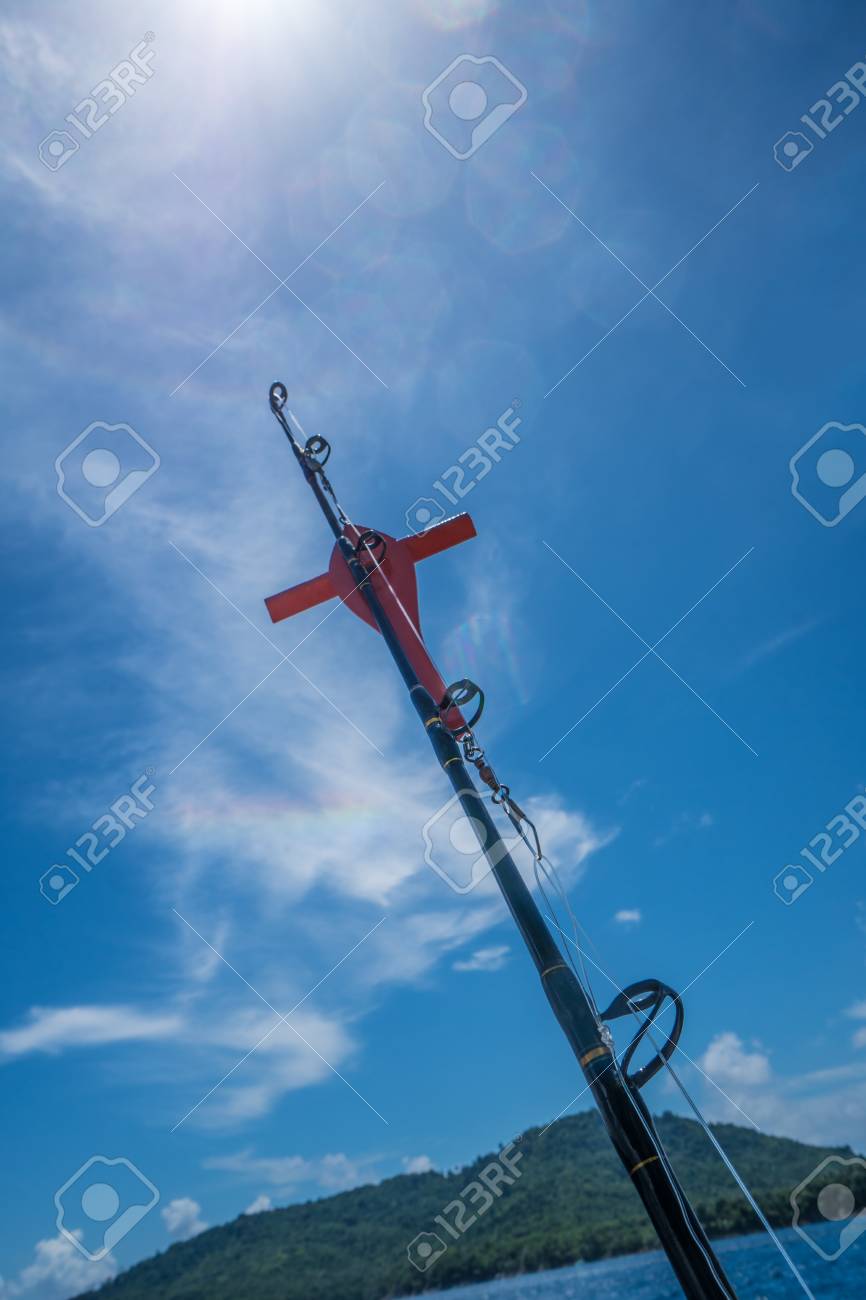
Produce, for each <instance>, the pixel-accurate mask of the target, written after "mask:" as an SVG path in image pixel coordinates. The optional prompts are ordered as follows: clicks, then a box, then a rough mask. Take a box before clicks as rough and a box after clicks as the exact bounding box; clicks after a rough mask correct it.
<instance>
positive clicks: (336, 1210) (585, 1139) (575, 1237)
mask: <svg viewBox="0 0 866 1300" xmlns="http://www.w3.org/2000/svg"><path fill="white" fill-rule="evenodd" d="M657 1124H658V1127H659V1131H660V1134H661V1137H662V1140H663V1142H664V1144H665V1146H666V1148H667V1150H668V1153H669V1154H670V1157H671V1160H672V1161H673V1163H674V1165H675V1167H676V1169H677V1171H678V1173H679V1174H680V1177H681V1178H682V1181H683V1184H684V1186H685V1189H686V1192H687V1193H688V1195H689V1196H690V1198H691V1200H692V1203H693V1204H694V1206H695V1208H696V1209H697V1211H698V1213H699V1215H700V1217H701V1219H702V1220H703V1222H704V1224H705V1226H706V1228H707V1230H708V1232H709V1233H710V1234H711V1235H712V1236H725V1235H730V1234H732V1233H745V1232H750V1231H753V1230H757V1229H758V1227H759V1225H758V1223H757V1221H756V1218H755V1216H754V1214H753V1212H752V1211H751V1209H750V1208H749V1206H748V1205H747V1204H746V1202H745V1201H744V1199H743V1197H742V1196H741V1194H740V1192H739V1190H738V1189H737V1187H736V1185H735V1183H734V1181H733V1179H732V1178H731V1176H730V1175H729V1174H728V1172H727V1170H726V1169H725V1168H724V1166H723V1165H722V1163H721V1161H720V1160H719V1158H718V1156H717V1155H716V1153H715V1151H714V1150H713V1149H712V1147H711V1146H710V1144H709V1143H708V1141H707V1139H706V1136H705V1135H704V1133H703V1132H702V1130H701V1128H700V1126H699V1125H698V1124H697V1123H696V1122H695V1121H693V1120H689V1119H683V1118H681V1117H679V1116H675V1115H672V1114H669V1113H666V1114H664V1115H662V1116H661V1117H660V1118H659V1119H658V1120H657ZM713 1131H714V1132H715V1134H716V1136H717V1137H718V1139H719V1141H720V1142H721V1144H722V1146H723V1148H724V1149H725V1150H726V1151H727V1152H728V1153H729V1155H730V1156H731V1158H732V1159H733V1162H734V1164H735V1166H736V1167H737V1168H738V1169H739V1171H740V1173H741V1174H742V1176H743V1177H744V1179H745V1181H746V1183H747V1184H748V1185H749V1186H750V1187H751V1188H752V1190H753V1191H754V1192H755V1194H756V1196H757V1199H758V1203H759V1204H760V1205H761V1207H762V1209H763V1210H764V1212H765V1214H766V1215H767V1217H768V1219H769V1220H770V1222H771V1223H772V1224H774V1225H775V1226H780V1227H785V1226H790V1224H791V1215H792V1211H791V1205H790V1202H789V1197H790V1194H791V1191H792V1190H793V1189H794V1188H795V1187H797V1185H798V1184H799V1183H800V1182H802V1181H803V1180H804V1179H806V1178H807V1177H808V1176H809V1175H810V1174H811V1173H812V1171H813V1170H814V1169H815V1168H816V1166H817V1165H818V1164H820V1162H821V1160H822V1159H823V1158H824V1157H825V1156H827V1155H830V1154H835V1155H841V1156H843V1157H850V1156H851V1155H853V1152H852V1151H851V1150H850V1148H848V1147H836V1148H819V1147H813V1146H807V1145H805V1144H803V1143H800V1142H795V1141H792V1140H791V1139H788V1138H779V1137H768V1136H766V1135H765V1134H762V1133H757V1132H755V1131H754V1130H752V1129H747V1128H744V1127H740V1126H739V1125H734V1124H716V1125H713ZM504 1145H506V1146H507V1143H506V1144H504ZM508 1149H509V1151H510V1150H511V1148H508ZM514 1150H515V1151H518V1152H520V1153H521V1156H520V1159H519V1160H518V1163H517V1166H516V1168H517V1171H518V1174H519V1176H518V1177H517V1178H516V1180H515V1181H514V1182H513V1184H512V1185H511V1186H502V1187H501V1188H500V1191H501V1194H500V1195H499V1196H498V1197H496V1198H494V1200H493V1203H492V1205H490V1207H489V1209H488V1210H487V1211H486V1213H484V1214H483V1215H481V1216H480V1217H478V1218H477V1219H476V1220H475V1222H474V1223H472V1224H471V1226H469V1227H468V1228H467V1230H466V1232H465V1234H463V1235H461V1236H460V1237H459V1239H458V1240H453V1239H452V1238H451V1237H450V1236H449V1234H448V1233H447V1232H446V1231H445V1230H444V1228H443V1227H442V1226H441V1224H437V1223H436V1222H435V1220H436V1216H437V1215H442V1213H443V1210H444V1209H445V1207H446V1206H448V1205H449V1203H451V1202H453V1201H455V1200H458V1199H460V1194H461V1192H462V1190H463V1189H464V1188H465V1187H466V1186H467V1184H468V1183H470V1182H472V1181H473V1180H475V1179H476V1178H477V1175H478V1174H479V1172H480V1171H481V1170H483V1169H485V1167H486V1166H488V1165H489V1164H490V1162H491V1161H493V1160H495V1159H496V1158H497V1153H496V1152H491V1153H489V1154H487V1155H485V1156H480V1157H479V1158H478V1159H477V1160H474V1161H473V1162H472V1163H471V1164H468V1165H466V1166H465V1168H463V1169H460V1170H455V1171H452V1172H450V1173H438V1172H435V1171H431V1172H429V1173H423V1174H400V1175H398V1176H396V1177H394V1178H386V1179H384V1180H383V1181H382V1182H380V1183H376V1184H371V1185H368V1186H364V1187H356V1188H353V1189H352V1190H351V1191H347V1192H341V1193H339V1194H338V1195H336V1196H329V1197H326V1198H324V1199H321V1200H315V1201H307V1202H305V1203H304V1204H297V1205H289V1206H286V1207H285V1208H282V1209H274V1210H269V1211H265V1212H263V1213H260V1214H253V1215H241V1216H240V1217H238V1218H237V1219H235V1220H234V1221H233V1222H232V1223H227V1224H223V1225H222V1226H221V1227H216V1228H210V1229H208V1231H206V1232H203V1233H201V1234H200V1235H199V1236H197V1237H195V1238H193V1239H192V1240H191V1241H186V1242H179V1243H176V1244H175V1245H172V1246H171V1247H169V1249H167V1250H166V1251H164V1252H163V1253H162V1254H159V1255H156V1256H154V1257H153V1258H152V1259H147V1260H144V1261H142V1262H141V1263H140V1264H136V1265H135V1266H134V1267H133V1268H130V1269H129V1270H128V1271H127V1272H125V1273H123V1274H121V1275H120V1276H119V1277H117V1278H115V1279H114V1281H112V1282H108V1283H106V1284H105V1285H104V1286H103V1287H102V1288H101V1289H100V1290H99V1291H98V1293H97V1294H98V1295H99V1297H100V1300H152V1297H154V1296H159V1297H160V1300H238V1297H241V1296H250V1297H253V1296H254V1297H255V1298H256V1300H386V1298H388V1297H397V1296H409V1295H416V1294H418V1293H420V1292H423V1291H431V1290H439V1289H444V1288H447V1287H451V1286H457V1285H460V1284H466V1283H470V1282H480V1281H484V1280H486V1279H489V1278H493V1277H499V1276H505V1275H508V1274H515V1273H527V1272H535V1271H538V1270H541V1269H547V1268H557V1267H561V1266H563V1265H566V1264H572V1263H574V1262H576V1261H577V1260H587V1261H589V1260H595V1259H601V1258H604V1257H608V1256H612V1255H621V1254H628V1253H631V1252H634V1251H641V1250H646V1249H652V1248H654V1247H656V1246H657V1240H656V1238H655V1234H654V1233H653V1230H652V1228H651V1227H650V1224H649V1222H648V1220H647V1219H646V1216H645V1214H644V1211H643V1208H642V1206H641V1204H640V1201H639V1200H638V1197H637V1194H636V1193H635V1191H634V1189H633V1188H632V1186H631V1184H630V1182H629V1180H628V1178H627V1176H626V1175H625V1173H624V1172H623V1170H622V1168H621V1166H620V1164H619V1161H618V1159H617V1157H616V1155H615V1154H614V1151H613V1148H612V1147H611V1145H610V1142H609V1140H608V1138H607V1136H606V1134H605V1132H604V1130H603V1128H602V1124H601V1120H600V1119H599V1117H598V1115H597V1114H596V1112H594V1111H587V1112H584V1113H581V1114H578V1115H574V1116H569V1117H567V1118H565V1119H561V1120H558V1121H557V1122H556V1123H554V1124H552V1125H551V1126H550V1127H549V1128H548V1129H546V1130H543V1129H541V1128H532V1129H528V1130H527V1131H526V1132H525V1133H524V1134H522V1135H521V1136H520V1138H519V1139H516V1140H515V1143H514ZM826 1181H831V1179H829V1178H827V1179H824V1180H823V1182H826ZM862 1181H863V1183H864V1184H866V1175H864V1177H863V1180H862ZM823 1182H822V1181H820V1180H819V1181H817V1182H815V1183H814V1184H813V1185H812V1186H811V1187H810V1189H809V1194H808V1195H807V1196H806V1197H805V1199H804V1202H803V1204H804V1217H807V1218H817V1217H820V1216H819V1215H818V1212H817V1209H816V1206H815V1202H816V1199H817V1193H818V1190H819V1189H820V1187H821V1186H822V1185H823ZM852 1188H853V1184H852ZM860 1191H861V1195H862V1197H863V1200H866V1185H864V1186H863V1187H862V1188H861V1189H860ZM861 1203H863V1201H861ZM471 1213H472V1210H471V1208H469V1207H468V1208H467V1214H466V1217H467V1219H468V1218H469V1217H471ZM446 1217H447V1218H448V1220H449V1221H452V1220H453V1219H454V1218H455V1216H454V1212H453V1211H452V1212H450V1213H449V1215H448V1216H446ZM424 1232H430V1233H437V1234H438V1235H439V1236H440V1237H441V1238H443V1239H444V1240H445V1242H446V1243H447V1246H448V1249H447V1250H446V1251H445V1252H444V1253H443V1254H441V1255H440V1256H439V1257H438V1258H437V1259H436V1260H435V1262H434V1263H433V1264H432V1265H431V1266H430V1267H429V1268H427V1270H426V1271H420V1270H419V1269H418V1268H416V1267H413V1265H412V1264H411V1263H410V1262H409V1259H408V1257H407V1251H406V1248H407V1245H408V1243H409V1242H411V1241H412V1240H413V1239H415V1238H416V1237H417V1236H418V1234H419V1233H424Z"/></svg>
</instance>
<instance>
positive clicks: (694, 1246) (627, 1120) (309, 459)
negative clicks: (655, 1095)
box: [265, 383, 737, 1300]
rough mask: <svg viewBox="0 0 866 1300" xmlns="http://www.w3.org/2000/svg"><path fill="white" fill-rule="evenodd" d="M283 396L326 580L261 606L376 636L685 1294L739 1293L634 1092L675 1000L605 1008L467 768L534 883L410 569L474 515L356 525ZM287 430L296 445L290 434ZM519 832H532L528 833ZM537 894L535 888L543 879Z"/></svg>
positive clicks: (514, 812)
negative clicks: (429, 636) (615, 1026)
mask: <svg viewBox="0 0 866 1300" xmlns="http://www.w3.org/2000/svg"><path fill="white" fill-rule="evenodd" d="M287 400H288V391H287V389H286V386H285V384H282V383H275V384H272V385H271V389H270V405H271V410H272V411H273V413H274V415H275V416H276V418H277V420H278V422H279V424H280V426H281V428H282V430H283V432H284V433H285V435H286V438H287V439H288V442H289V446H290V447H291V449H292V452H293V453H294V456H295V459H296V461H297V463H298V465H299V466H300V469H301V471H302V473H303V476H304V479H305V480H306V482H307V484H308V486H309V487H310V488H311V489H312V492H313V495H314V496H315V498H316V501H317V502H318V504H319V507H320V509H321V511H322V513H323V515H324V516H325V519H326V520H327V523H328V525H329V527H330V529H331V532H332V533H333V534H334V538H335V543H334V548H333V552H332V555H331V562H330V566H329V569H328V572H327V573H326V574H322V575H320V576H319V577H316V578H312V579H309V580H307V581H306V582H303V583H301V584H300V585H298V586H295V587H290V588H288V589H287V590H286V591H282V592H279V593H278V594H277V595H275V596H270V597H269V598H268V599H267V600H266V602H265V604H266V606H267V608H268V612H269V614H270V617H271V619H272V621H274V622H278V621H280V620H281V619H283V618H288V617H290V616H291V615H293V614H296V613H298V612H300V611H301V610H304V609H310V608H312V607H313V606H314V605H318V604H320V603H322V602H323V601H326V600H329V599H331V598H333V597H335V596H336V597H339V598H340V599H341V600H342V601H343V603H344V604H346V605H347V606H348V608H349V609H350V610H351V611H352V612H353V613H355V614H357V615H358V617H360V618H362V619H363V620H364V622H366V623H368V624H369V625H370V626H371V627H373V628H374V629H375V630H377V631H378V632H380V633H381V635H382V638H383V640H384V641H385V644H386V646H387V647H388V650H389V652H390V654H391V657H392V659H393V660H394V663H395V664H396V666H397V669H398V671H399V672H400V675H401V677H402V678H403V682H404V684H405V686H406V689H407V691H408V693H409V697H410V699H411V701H412V704H413V705H414V707H415V711H416V713H417V714H418V717H419V719H420V721H421V723H422V724H423V726H424V729H425V731H426V732H427V736H428V738H429V740H430V743H431V745H432V747H433V752H434V754H435V756H436V759H437V761H438V762H439V765H440V766H441V767H442V769H443V771H444V772H445V774H446V776H447V777H448V779H449V781H450V782H451V785H452V787H453V789H454V796H455V798H456V799H457V801H458V802H459V805H460V807H461V809H462V811H463V813H464V814H465V817H466V820H467V821H468V823H469V825H470V826H471V827H472V829H473V831H474V833H475V835H476V837H477V839H478V843H479V846H480V848H481V850H482V853H483V854H484V857H485V859H486V862H487V864H488V867H489V869H490V871H492V873H493V876H494V878H495V880H496V882H497V884H498V886H499V888H500V890H501V892H502V895H503V897H504V899H505V902H506V903H507V905H508V908H509V910H510V912H511V915H512V917H513V918H514V921H515V923H516V925H517V928H518V930H519V931H520V934H521V936H522V938H523V940H524V943H525V944H526V947H527V949H528V951H529V955H530V956H531V958H532V960H533V962H534V963H535V967H536V970H537V971H538V974H539V977H540V979H541V985H542V988H543V989H544V992H545V994H546V996H547V1000H548V1002H549V1003H550V1005H551V1008H552V1009H553V1013H554V1015H555V1016H556V1018H557V1020H558V1021H559V1024H560V1027H561V1029H562V1031H563V1033H564V1034H565V1037H566V1039H567V1040H568V1043H569V1045H570V1047H571V1049H572V1051H573V1052H574V1055H575V1056H576V1058H577V1061H578V1064H579V1066H580V1069H581V1070H582V1072H583V1075H584V1078H585V1079H586V1082H587V1085H588V1088H589V1089H590V1090H591V1092H592V1095H593V1097H594V1099H595V1102H596V1104H597V1106H598V1109H599V1111H600V1112H601V1116H602V1119H603V1121H604V1124H605V1127H606V1129H607V1132H608V1135H609V1137H610V1139H611V1142H612V1143H613V1146H614V1148H615V1150H616V1152H617V1155H618V1156H619V1158H620V1160H621V1161H622V1164H623V1165H624V1167H625V1169H626V1171H627V1172H628V1175H629V1177H630V1178H631V1181H632V1184H633V1185H634V1187H635V1189H636V1191H637V1193H638V1195H639V1196H640V1198H641V1200H642V1201H643V1204H644V1207H645V1209H646V1211H647V1214H648V1215H649V1218H650V1220H651V1222H652V1224H653V1227H654V1228H655V1231H656V1233H657V1235H658V1238H659V1241H660V1243H661V1245H662V1247H663V1249H664V1251H665V1253H666V1255H667V1257H668V1259H669V1261H670V1263H671V1267H672V1268H673V1271H674V1273H675V1274H676V1277H677V1279H678V1281H679V1283H680V1286H681V1287H682V1289H683V1293H684V1294H685V1296H686V1297H688V1300H737V1296H736V1292H735V1291H734V1289H733V1287H732V1286H731V1283H730V1282H729V1280H728V1278H727V1277H726V1275H725V1273H724V1270H723V1269H722V1266H721V1264H720V1263H719V1260H718V1259H717V1257H716V1254H715V1252H714V1250H713V1248H712V1245H711V1244H710V1240H709V1238H708V1236H707V1234H706V1232H705V1231H704V1228H703V1226H702V1224H701V1222H700V1220H699V1219H698V1217H697V1215H696V1213H695V1211H694V1210H693V1209H692V1206H691V1205H690V1203H689V1201H688V1198H687V1197H686V1194H685V1192H684V1190H683V1188H682V1186H681V1185H680V1182H679V1180H678V1178H677V1176H676V1173H675V1172H674V1170H673V1168H672V1166H671V1163H670V1161H669V1159H668V1156H667V1153H666V1152H665V1150H664V1147H663V1146H662V1144H661V1140H660V1139H659V1136H658V1134H657V1132H656V1128H655V1124H654V1122H653V1119H652V1116H651V1114H650V1112H649V1110H648V1108H647V1106H646V1103H645V1102H644V1100H643V1097H642V1096H641V1089H642V1088H643V1087H644V1085H645V1084H646V1083H648V1082H649V1080H650V1079H651V1078H652V1077H653V1076H654V1075H655V1074H656V1073H657V1072H658V1071H659V1070H660V1069H662V1067H663V1066H665V1065H666V1064H667V1062H668V1058H669V1057H670V1056H671V1055H672V1053H673V1052H674V1050H675V1049H676V1046H677V1042H678V1040H679V1037H680V1034H681V1032H682V1027H683V1008H682V1003H681V1001H680V999H679V996H678V995H677V994H676V993H675V992H674V990H673V989H670V988H668V987H667V985H664V984H662V983H661V982H660V981H658V980H644V981H642V982H640V983H639V984H633V985H630V986H629V987H628V988H627V989H623V990H621V992H620V993H619V994H618V996H617V997H616V998H615V999H614V1001H613V1002H612V1003H611V1005H610V1006H609V1007H608V1008H607V1009H606V1010H605V1011H604V1012H603V1013H601V1014H599V1012H598V1010H597V1008H596V1005H595V1001H594V999H593V997H592V994H591V992H590V991H589V990H588V988H586V987H584V982H583V981H582V980H581V979H580V977H579V975H578V972H577V971H576V969H575V968H574V967H573V966H572V965H570V964H569V963H568V962H567V961H566V960H565V957H564V956H563V953H562V952H561V951H560V948H559V946H558V944H557V942H556V940H555V939H554V937H553V935H552V934H551V931H550V929H549V927H548V925H547V922H546V921H545V919H544V916H543V915H542V913H541V911H540V909H539V908H538V906H537V904H536V902H535V899H534V898H533V896H532V893H531V892H530V890H529V888H528V887H527V885H526V884H525V882H524V880H523V876H522V875H521V873H520V870H519V868H518V867H517V865H516V863H515V862H514V859H513V858H512V856H511V853H510V852H509V850H508V848H507V847H506V844H505V842H504V840H503V839H502V836H501V834H500V832H499V830H498V828H497V826H496V823H495V822H494V820H493V818H492V817H491V815H490V812H489V810H488V807H487V803H486V802H485V797H484V796H483V795H482V793H481V792H480V791H479V789H478V787H477V786H476V784H475V781H474V779H473V777H472V775H471V774H470V772H469V766H468V765H472V766H474V767H475V769H476V772H477V774H478V776H479V778H480V780H481V781H482V783H483V784H486V785H487V786H488V787H489V789H490V790H491V791H492V792H493V794H492V800H493V802H494V803H495V804H497V805H498V806H500V807H501V808H502V810H503V811H504V812H505V813H506V815H507V816H508V817H509V819H510V821H511V822H512V825H513V826H514V827H515V829H516V830H518V832H519V833H520V835H521V836H522V837H523V839H524V840H525V841H526V843H527V844H528V845H529V847H530V849H531V850H532V852H533V857H534V859H535V862H536V878H537V879H538V880H539V885H541V880H540V877H539V876H538V866H539V864H540V863H543V862H544V858H543V854H542V852H541V848H540V844H539V841H538V835H537V832H536V831H535V827H534V826H533V825H532V823H531V822H530V821H529V818H528V817H527V816H526V814H525V813H524V812H523V810H522V809H521V808H520V807H519V805H518V804H517V803H516V802H515V800H514V799H513V798H512V797H511V794H510V791H509V789H508V787H507V786H505V785H503V784H502V783H501V782H500V781H499V780H498V778H497V777H496V775H495V773H494V772H493V769H492V768H491V766H490V764H489V763H488V762H487V760H486V757H485V755H484V751H483V749H481V747H480V746H479V745H478V742H477V740H476V738H475V735H474V732H473V730H472V728H473V727H474V725H475V723H476V722H477V720H478V717H479V716H480V712H481V709H482V708H483V702H484V701H483V695H482V693H481V691H480V689H479V688H478V687H477V686H476V685H475V684H474V683H473V682H470V681H468V679H467V680H463V681H461V682H457V683H454V684H453V685H451V686H446V685H445V683H444V682H443V680H442V678H441V677H440V676H439V673H438V670H437V669H436V667H435V665H434V664H433V661H432V660H431V658H430V656H429V654H428V652H427V649H426V647H425V645H424V641H423V638H422V636H421V626H420V617H419V613H418V600H417V586H416V580H415V565H416V564H417V563H418V561H419V560H422V559H425V558H427V557H428V556H430V555H434V554H436V553H438V552H439V551H442V550H445V549H447V548H448V547H450V546H453V545H456V544H457V543H458V542H462V541H466V540H468V539H469V538H471V537H474V536H475V529H474V526H473V524H472V521H471V520H470V519H469V517H468V515H458V516H456V517H455V518H453V519H450V520H445V521H442V522H441V523H438V524H434V525H433V526H432V527H430V528H427V529H425V530H424V531H423V532H421V533H417V534H415V535H413V536H411V537H407V538H402V539H400V540H397V539H395V538H393V537H390V536H389V535H388V534H386V533H383V532H381V531H378V530H374V529H371V528H366V527H363V526H360V525H357V524H355V523H353V522H352V521H351V520H350V519H349V518H348V516H347V515H346V513H345V512H344V510H343V508H342V506H341V505H340V502H339V500H338V499H337V496H336V493H335V492H334V489H333V486H332V485H331V482H330V480H329V479H328V476H327V474H326V473H325V464H326V462H327V461H328V458H329V457H330V454H331V447H330V444H329V443H328V442H327V440H326V439H325V438H322V437H320V436H318V435H313V436H312V437H310V438H307V437H306V435H305V434H304V432H303V430H302V429H301V426H300V423H299V422H298V420H297V419H296V418H295V417H294V416H293V415H292V414H291V412H288V415H287V412H286V409H285V408H286V402H287ZM290 418H291V421H292V423H290ZM293 424H294V426H295V427H296V428H297V430H298V432H299V433H300V435H301V437H303V439H304V441H303V443H300V442H299V441H298V439H297V438H296V437H295V432H294V430H293V427H292V425H293ZM476 698H478V699H479V704H478V705H477V707H476V709H475V713H474V715H473V717H472V718H471V719H470V721H469V722H468V723H467V721H466V719H465V717H464V713H463V710H464V709H465V708H466V706H467V705H468V704H470V703H473V701H474V700H475V699H476ZM525 828H528V830H529V832H530V833H531V835H532V841H531V840H530V838H529V835H528V834H527V829H525ZM545 874H546V875H548V873H547V872H545ZM548 878H549V875H548ZM541 888H542V893H543V885H541ZM463 892H466V891H463ZM545 897H546V895H545ZM668 1002H670V1003H671V1004H672V1005H673V1008H674V1024H673V1026H672V1028H671V1030H670V1031H669V1032H668V1034H667V1037H666V1038H665V1040H664V1042H662V1043H661V1044H658V1043H656V1041H655V1039H654V1038H653V1036H652V1033H651V1032H650V1027H651V1025H653V1023H654V1022H655V1020H656V1018H657V1017H658V1015H659V1013H660V1011H661V1010H662V1008H663V1006H665V1005H666V1004H667V1003H668ZM630 1014H637V1015H638V1019H639V1020H640V1027H639V1029H638V1031H637V1033H636V1035H635V1037H634V1039H633V1041H632V1043H631V1044H630V1046H629V1048H628V1049H627V1050H626V1052H625V1054H624V1056H623V1059H622V1061H621V1062H620V1061H618V1060H617V1058H616V1054H615V1052H614V1044H613V1038H612V1036H611V1033H610V1030H609V1029H608V1028H607V1025H606V1024H605V1021H607V1020H616V1019H619V1018H620V1017H622V1016H626V1015H630ZM647 1034H648V1035H649V1041H650V1042H651V1043H652V1044H653V1047H654V1048H655V1053H656V1054H655V1056H653V1057H652V1058H651V1060H650V1061H648V1062H647V1064H645V1065H643V1066H642V1067H641V1068H640V1069H638V1070H634V1071H630V1069H629V1067H630V1065H631V1062H632V1059H633V1057H634V1054H635V1051H636V1049H637V1047H638V1046H639V1045H640V1043H641V1041H642V1040H643V1038H644V1036H645V1035H647Z"/></svg>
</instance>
